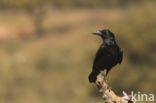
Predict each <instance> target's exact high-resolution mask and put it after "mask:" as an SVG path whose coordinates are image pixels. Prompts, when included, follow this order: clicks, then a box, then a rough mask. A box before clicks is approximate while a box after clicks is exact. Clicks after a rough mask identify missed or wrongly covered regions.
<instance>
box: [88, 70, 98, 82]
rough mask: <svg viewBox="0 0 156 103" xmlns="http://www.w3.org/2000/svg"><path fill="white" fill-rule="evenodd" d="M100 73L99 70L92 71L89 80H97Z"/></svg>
mask: <svg viewBox="0 0 156 103" xmlns="http://www.w3.org/2000/svg"><path fill="white" fill-rule="evenodd" d="M98 74H99V72H91V73H90V75H89V76H88V78H89V82H90V83H92V82H95V81H96V79H97V75H98Z"/></svg>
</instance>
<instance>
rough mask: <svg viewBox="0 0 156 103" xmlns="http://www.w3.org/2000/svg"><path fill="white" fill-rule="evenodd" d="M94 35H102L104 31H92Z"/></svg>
mask: <svg viewBox="0 0 156 103" xmlns="http://www.w3.org/2000/svg"><path fill="white" fill-rule="evenodd" d="M92 34H94V35H101V34H102V33H101V32H100V31H96V32H92Z"/></svg>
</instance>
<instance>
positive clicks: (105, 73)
mask: <svg viewBox="0 0 156 103" xmlns="http://www.w3.org/2000/svg"><path fill="white" fill-rule="evenodd" d="M107 73H108V71H107V69H104V71H103V74H104V80H105V81H106V82H107V79H106V77H107Z"/></svg>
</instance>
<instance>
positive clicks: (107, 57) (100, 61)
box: [89, 29, 123, 83]
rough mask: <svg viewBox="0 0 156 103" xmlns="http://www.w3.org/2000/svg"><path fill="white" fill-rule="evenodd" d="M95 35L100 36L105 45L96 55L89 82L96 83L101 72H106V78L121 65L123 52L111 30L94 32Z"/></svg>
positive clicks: (102, 45)
mask: <svg viewBox="0 0 156 103" xmlns="http://www.w3.org/2000/svg"><path fill="white" fill-rule="evenodd" d="M93 34H95V35H99V36H100V37H101V38H102V40H103V43H102V44H101V46H100V48H99V50H98V51H97V53H96V57H95V59H94V64H93V69H92V72H91V73H90V75H89V82H90V83H92V82H95V81H96V78H97V75H98V74H99V73H100V71H102V70H105V71H106V74H105V75H106V76H107V74H108V72H109V71H110V70H111V68H112V67H113V66H115V65H116V64H121V62H122V57H123V52H122V50H121V49H120V47H119V46H118V45H117V43H116V41H115V36H114V34H113V33H112V32H111V31H110V30H107V29H105V30H100V31H97V32H93Z"/></svg>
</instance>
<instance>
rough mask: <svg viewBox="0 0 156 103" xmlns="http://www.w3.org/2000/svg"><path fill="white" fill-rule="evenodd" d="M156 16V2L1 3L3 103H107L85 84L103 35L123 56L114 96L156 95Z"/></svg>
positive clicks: (113, 77) (112, 78) (113, 79)
mask: <svg viewBox="0 0 156 103" xmlns="http://www.w3.org/2000/svg"><path fill="white" fill-rule="evenodd" d="M155 10H156V2H155V0H64V1H63V0H31V1H30V0H0V102H1V103H103V100H102V98H101V95H100V94H99V93H98V90H97V87H96V86H95V85H93V84H89V82H88V75H89V73H90V72H91V69H92V64H93V59H94V57H95V53H96V51H97V49H98V47H99V45H100V44H101V42H102V41H101V39H100V38H99V37H97V36H94V35H91V32H93V31H97V30H101V29H110V30H111V31H113V32H114V33H115V36H116V40H117V42H118V43H119V45H120V47H121V48H122V49H123V52H124V58H123V62H122V64H121V65H117V66H116V67H114V69H112V70H111V72H110V73H109V75H108V81H109V84H110V85H111V87H112V88H113V90H114V91H115V92H116V93H117V94H118V95H121V96H122V91H123V90H124V91H126V92H127V93H130V91H132V90H133V91H135V92H136V93H137V92H138V91H140V92H141V93H144V94H145V93H147V94H148V93H152V94H156V87H155V85H156V82H155V81H156V74H155V73H156V68H155V67H156V12H155ZM146 103H147V102H146Z"/></svg>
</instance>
